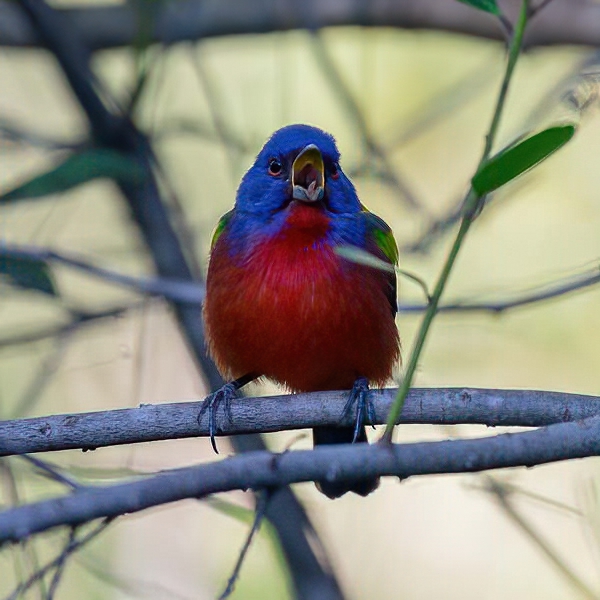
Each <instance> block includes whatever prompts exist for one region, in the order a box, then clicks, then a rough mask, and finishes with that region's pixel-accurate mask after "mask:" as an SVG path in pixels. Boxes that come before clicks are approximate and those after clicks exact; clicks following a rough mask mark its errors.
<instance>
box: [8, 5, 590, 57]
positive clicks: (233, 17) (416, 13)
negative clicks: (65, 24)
mask: <svg viewBox="0 0 600 600" xmlns="http://www.w3.org/2000/svg"><path fill="white" fill-rule="evenodd" d="M504 4H508V5H509V7H510V5H513V4H515V3H514V2H505V3H504ZM139 6H140V5H136V4H135V3H127V4H120V5H114V6H113V5H111V6H90V7H86V8H62V9H61V10H60V12H61V13H62V14H64V15H65V16H66V17H67V18H68V20H69V23H70V24H71V26H72V27H73V28H74V29H75V30H76V31H77V32H78V34H79V37H80V39H81V40H82V41H83V42H84V43H85V45H86V46H87V47H88V48H90V49H92V50H99V49H101V48H113V47H117V46H126V45H131V44H133V43H134V42H135V40H136V39H137V38H136V36H137V35H138V31H137V24H138V22H139V20H140V16H139V13H136V7H139ZM137 10H139V8H138V9H137ZM344 25H346V26H347V25H362V26H371V27H399V28H404V29H430V30H440V31H449V32H453V33H462V34H466V35H473V36H477V37H482V38H488V39H493V40H503V39H504V34H503V31H502V29H501V28H500V27H499V25H498V22H497V20H496V19H495V18H493V17H492V16H490V15H488V14H486V13H484V12H482V11H477V10H473V9H472V8H470V7H468V6H464V5H461V4H460V3H458V2H449V1H448V0H412V1H405V2H387V1H383V0H379V1H375V2H356V0H312V1H310V2H303V1H301V0H261V1H258V0H257V1H254V2H248V1H247V0H232V1H229V2H222V0H202V1H200V0H171V1H170V2H164V3H162V4H161V8H160V9H158V8H157V16H156V21H155V27H154V31H153V32H152V39H153V41H157V42H163V43H166V44H172V43H175V42H181V41H186V40H198V39H201V38H207V37H214V36H224V35H239V34H256V33H268V32H272V31H288V30H292V29H314V28H317V27H331V26H344ZM553 44H576V45H581V44H585V45H590V46H598V45H600V5H598V4H597V3H596V2H591V1H589V0H578V1H576V0H561V1H559V0H555V1H554V2H552V3H551V4H550V5H549V6H548V7H547V8H545V9H544V10H543V11H541V12H540V14H539V15H537V16H536V18H535V19H534V20H533V21H532V24H531V28H530V31H529V32H528V34H527V37H526V39H525V47H532V46H544V45H553ZM0 45H3V46H17V47H18V46H26V47H27V46H40V45H42V44H41V42H40V39H39V37H38V36H37V35H36V34H35V32H34V31H33V29H32V28H31V26H30V25H29V23H28V21H27V19H26V18H25V17H24V16H23V14H22V13H21V11H20V9H19V7H18V5H17V4H15V3H13V2H9V1H7V0H2V1H0Z"/></svg>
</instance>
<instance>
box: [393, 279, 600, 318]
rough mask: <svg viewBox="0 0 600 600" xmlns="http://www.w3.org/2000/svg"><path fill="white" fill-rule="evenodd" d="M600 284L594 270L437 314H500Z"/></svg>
mask: <svg viewBox="0 0 600 600" xmlns="http://www.w3.org/2000/svg"><path fill="white" fill-rule="evenodd" d="M599 282H600V271H599V270H598V269H597V268H596V269H593V270H591V271H588V272H587V273H582V274H580V275H575V276H570V277H567V278H565V279H560V280H559V281H556V282H554V283H551V284H546V285H544V286H540V287H539V288H537V289H534V290H532V291H530V292H529V293H525V292H523V293H521V294H517V295H515V296H514V297H513V298H509V299H507V300H495V301H494V300H491V301H489V302H469V301H462V302H461V301H458V302H452V303H448V304H442V305H441V306H440V307H439V308H438V312H440V313H444V312H493V313H501V312H504V311H507V310H510V309H512V308H518V307H520V306H527V305H529V304H536V303H537V302H543V301H545V300H551V299H552V298H558V297H560V296H564V295H566V294H572V293H573V292H576V291H577V290H583V289H586V288H589V287H592V286H594V285H596V284H597V283H599ZM398 310H399V311H400V312H407V313H410V312H419V313H420V312H424V311H426V310H427V305H426V304H401V305H400V306H399V309H398Z"/></svg>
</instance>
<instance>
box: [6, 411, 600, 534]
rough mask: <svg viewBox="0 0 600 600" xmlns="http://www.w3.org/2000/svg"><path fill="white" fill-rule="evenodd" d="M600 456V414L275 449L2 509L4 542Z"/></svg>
mask: <svg viewBox="0 0 600 600" xmlns="http://www.w3.org/2000/svg"><path fill="white" fill-rule="evenodd" d="M599 454H600V416H594V417H590V418H588V419H585V420H584V421H576V422H572V423H558V424H555V425H549V426H548V427H542V428H540V429H536V430H534V431H528V432H524V433H512V434H511V433H506V434H501V435H497V436H492V437H485V438H479V439H467V440H446V441H440V442H420V443H414V444H392V445H388V444H372V445H368V444H354V445H350V444H342V445H339V446H329V447H318V448H316V449H314V450H299V451H295V452H284V453H283V454H273V453H271V452H265V451H260V452H248V453H245V454H242V455H238V456H234V457H231V458H227V459H225V460H219V461H216V462H212V463H209V464H202V465H196V466H192V467H186V468H181V469H175V470H171V471H164V472H162V473H159V474H157V475H153V476H151V477H148V478H144V479H141V480H136V481H130V482H127V483H120V484H115V485H107V486H98V487H94V488H91V489H86V490H82V491H77V492H74V493H73V494H71V495H69V496H65V497H61V498H55V499H52V500H46V501H42V502H36V503H32V504H29V505H26V506H20V507H17V508H13V509H9V510H6V511H4V512H2V513H0V542H4V543H6V542H18V541H19V540H22V539H25V538H27V537H29V536H31V535H33V534H35V533H39V532H42V531H46V530H48V529H50V528H52V527H57V526H60V525H68V526H71V527H73V526H77V525H80V524H82V523H86V522H88V521H91V520H93V519H97V518H101V517H115V516H117V515H122V514H125V513H132V512H139V511H141V510H144V509H146V508H150V507H152V506H158V505H161V504H166V503H170V502H175V501H177V500H183V499H185V498H203V497H205V496H208V495H210V494H215V493H217V492H226V491H230V490H234V489H253V490H258V489H264V488H272V487H273V488H277V487H280V486H284V485H290V484H292V483H299V482H306V481H323V480H327V481H336V482H341V481H347V480H352V479H356V478H357V477H365V478H373V477H378V476H394V477H399V478H400V479H406V478H408V477H412V476H415V475H429V474H441V473H472V472H479V471H484V470H488V469H500V468H508V467H518V466H528V467H531V466H534V465H541V464H545V463H550V462H556V461H562V460H568V459H573V458H584V457H587V456H597V455H599Z"/></svg>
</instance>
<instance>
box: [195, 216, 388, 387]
mask: <svg viewBox="0 0 600 600" xmlns="http://www.w3.org/2000/svg"><path fill="white" fill-rule="evenodd" d="M327 230H328V220H327V217H326V215H324V214H323V213H322V212H321V211H319V210H318V209H315V208H313V207H300V208H298V209H296V210H294V211H293V212H292V213H291V215H290V218H289V219H288V221H287V227H285V228H283V229H282V231H281V232H280V233H279V234H278V235H277V236H274V237H272V238H269V239H267V240H265V241H263V242H262V243H260V244H258V245H257V246H256V248H255V249H254V250H253V251H252V254H251V255H250V257H249V258H248V260H247V261H246V262H245V263H244V266H238V265H235V264H234V262H233V261H232V260H231V258H230V255H229V252H228V247H227V240H226V239H223V237H222V238H221V239H219V241H218V242H217V244H216V247H215V249H214V251H213V253H212V256H211V260H210V265H209V270H208V277H207V295H206V302H205V307H204V317H205V321H206V326H207V334H208V340H209V350H210V352H211V354H212V356H213V358H214V359H215V361H216V363H217V365H218V366H219V368H220V370H221V371H222V373H223V374H224V375H226V376H227V377H240V376H241V375H244V374H246V373H256V374H260V375H265V376H267V377H269V378H271V379H273V380H275V381H277V382H279V383H282V384H285V385H287V386H288V387H289V388H290V389H292V390H294V391H314V390H325V389H337V388H349V387H351V386H352V383H353V382H354V380H355V379H356V378H357V377H360V376H363V377H367V378H368V379H369V380H371V381H372V382H374V383H376V384H383V383H384V382H385V381H386V380H387V379H389V377H390V376H391V372H392V368H393V366H394V363H395V362H396V361H397V360H398V357H399V340H398V333H397V329H396V326H395V323H394V318H393V316H392V314H391V310H390V305H389V301H388V299H387V296H386V286H387V281H386V276H385V274H383V273H382V272H380V271H377V270H375V269H372V268H368V267H364V266H360V265H355V264H352V263H350V262H348V261H346V260H344V259H342V258H341V257H339V256H338V255H336V254H335V252H334V251H333V248H332V247H331V246H330V245H328V244H327V242H326V239H325V236H326V233H327Z"/></svg>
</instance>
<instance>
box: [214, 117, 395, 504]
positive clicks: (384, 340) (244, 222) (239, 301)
mask: <svg viewBox="0 0 600 600" xmlns="http://www.w3.org/2000/svg"><path fill="white" fill-rule="evenodd" d="M342 247H350V248H358V249H359V250H360V251H361V252H368V253H370V254H372V255H374V256H375V257H376V258H378V259H379V260H380V261H384V262H385V263H386V266H387V265H389V266H390V267H391V268H389V269H381V268H375V267H374V266H370V265H366V264H362V262H361V263H359V262H358V261H355V260H350V259H349V258H348V257H347V255H342V254H343V253H340V252H339V249H340V248H342ZM397 262H398V249H397V245H396V242H395V239H394V236H393V233H392V230H391V229H390V227H389V226H388V225H387V224H386V223H385V221H384V220H383V219H381V218H380V217H378V216H376V215H375V214H374V213H372V212H369V211H368V210H367V209H366V208H365V206H364V205H363V204H362V203H361V202H360V200H359V198H358V195H357V192H356V189H355V187H354V185H353V184H352V182H351V181H350V179H349V178H348V177H347V176H346V174H345V173H344V172H343V170H342V168H341V167H340V153H339V151H338V148H337V145H336V141H335V139H334V138H333V136H332V135H330V134H329V133H326V132H325V131H323V130H321V129H319V128H317V127H314V126H311V125H305V124H293V125H287V126H285V127H282V128H281V129H279V130H277V131H275V133H273V134H272V136H271V137H270V138H269V139H268V140H267V141H266V143H265V144H264V146H263V148H262V149H261V150H260V152H259V153H258V155H257V157H256V160H255V161H254V164H253V165H252V166H251V167H250V169H249V170H248V171H247V172H246V173H245V175H244V176H243V178H242V180H241V183H240V185H239V188H238V190H237V194H236V199H235V205H234V207H233V209H232V210H230V211H229V212H227V213H226V214H225V215H223V216H222V217H221V219H220V221H219V223H218V225H217V227H216V229H215V232H214V234H213V239H212V244H211V251H210V256H209V264H208V270H207V276H206V296H205V301H204V306H203V318H204V322H205V329H206V338H207V347H208V352H209V355H210V356H211V357H212V359H213V360H214V362H215V364H216V365H217V368H218V370H219V371H220V373H221V375H222V376H223V377H224V378H225V379H226V380H230V383H228V384H226V385H225V386H224V387H223V388H221V390H219V391H217V392H216V393H215V394H213V395H212V397H209V399H208V400H207V401H206V402H205V405H204V407H203V408H208V406H209V405H210V409H211V410H210V414H209V423H210V426H209V428H210V433H211V441H212V442H213V448H215V451H216V445H215V443H214V434H215V430H216V428H215V416H214V412H215V410H216V408H217V403H218V402H219V401H220V400H222V399H223V398H224V399H225V400H226V402H229V401H230V400H231V398H233V397H235V394H236V392H237V390H238V389H239V388H240V387H242V386H243V385H245V384H246V383H248V382H250V381H252V380H254V379H257V378H263V377H264V378H267V379H269V380H271V381H273V382H276V383H278V384H281V385H283V386H285V387H286V388H287V389H288V390H289V391H291V392H314V391H322V390H339V389H344V390H346V389H349V390H351V391H350V394H349V400H348V404H347V405H346V409H345V410H346V411H348V410H352V409H353V408H354V407H355V410H356V415H355V427H348V426H345V427H318V428H315V429H313V441H314V445H315V446H318V445H325V444H343V443H352V442H355V441H356V442H367V436H366V431H365V427H364V424H363V423H364V422H365V420H366V419H367V418H372V416H373V415H372V412H371V410H372V408H371V403H370V402H369V398H368V394H369V390H370V387H369V386H370V385H372V386H373V385H374V386H378V387H381V386H383V385H384V384H385V383H386V381H388V380H389V379H390V378H391V376H392V371H393V369H394V366H395V365H396V363H397V362H398V361H399V359H400V338H399V334H398V328H397V326H396V323H395V315H396V311H397V304H396V286H397V283H396V274H395V270H394V268H393V266H394V265H395V264H397ZM378 484H379V480H378V479H377V478H374V479H366V478H358V479H356V480H351V481H348V480H346V481H336V480H335V478H334V480H331V481H329V480H328V481H320V482H317V487H318V489H319V490H320V491H321V492H322V493H324V494H325V495H326V496H328V497H330V498H338V497H340V496H342V495H343V494H345V493H346V492H354V493H357V494H359V495H361V496H366V495H368V494H369V493H371V492H372V491H374V489H376V488H377V486H378Z"/></svg>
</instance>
